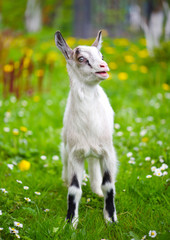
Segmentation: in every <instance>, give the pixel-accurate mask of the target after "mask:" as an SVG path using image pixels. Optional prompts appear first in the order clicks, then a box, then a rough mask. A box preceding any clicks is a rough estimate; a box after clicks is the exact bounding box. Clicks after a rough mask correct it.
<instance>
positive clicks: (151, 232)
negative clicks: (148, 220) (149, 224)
mask: <svg viewBox="0 0 170 240" xmlns="http://www.w3.org/2000/svg"><path fill="white" fill-rule="evenodd" d="M156 235H157V233H156V231H155V230H150V231H149V237H152V238H155V237H156Z"/></svg>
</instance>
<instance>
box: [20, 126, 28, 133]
mask: <svg viewBox="0 0 170 240" xmlns="http://www.w3.org/2000/svg"><path fill="white" fill-rule="evenodd" d="M20 130H21V132H27V131H28V129H27V128H26V127H24V126H21V127H20Z"/></svg>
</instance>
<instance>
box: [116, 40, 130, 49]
mask: <svg viewBox="0 0 170 240" xmlns="http://www.w3.org/2000/svg"><path fill="white" fill-rule="evenodd" d="M114 43H115V44H116V45H119V46H122V47H126V46H128V45H129V40H128V39H126V38H119V39H115V40H114Z"/></svg>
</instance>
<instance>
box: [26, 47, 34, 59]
mask: <svg viewBox="0 0 170 240" xmlns="http://www.w3.org/2000/svg"><path fill="white" fill-rule="evenodd" d="M25 54H26V56H27V57H31V56H32V54H33V50H32V49H31V48H26V50H25Z"/></svg>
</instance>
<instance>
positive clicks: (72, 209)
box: [66, 195, 76, 222]
mask: <svg viewBox="0 0 170 240" xmlns="http://www.w3.org/2000/svg"><path fill="white" fill-rule="evenodd" d="M74 199H75V197H74V195H68V211H67V217H66V219H67V220H68V222H71V221H72V219H73V217H74V215H75V209H76V204H75V202H74Z"/></svg>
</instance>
